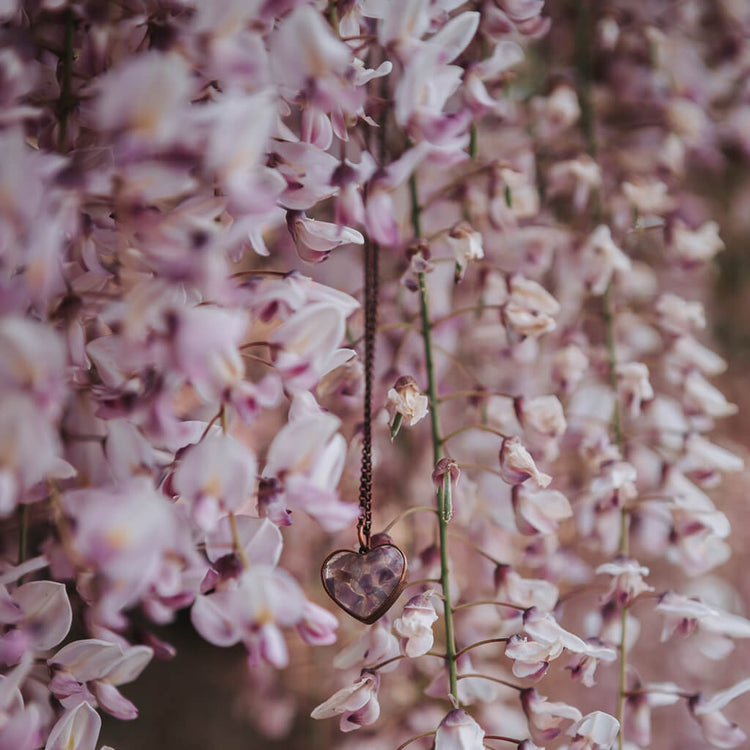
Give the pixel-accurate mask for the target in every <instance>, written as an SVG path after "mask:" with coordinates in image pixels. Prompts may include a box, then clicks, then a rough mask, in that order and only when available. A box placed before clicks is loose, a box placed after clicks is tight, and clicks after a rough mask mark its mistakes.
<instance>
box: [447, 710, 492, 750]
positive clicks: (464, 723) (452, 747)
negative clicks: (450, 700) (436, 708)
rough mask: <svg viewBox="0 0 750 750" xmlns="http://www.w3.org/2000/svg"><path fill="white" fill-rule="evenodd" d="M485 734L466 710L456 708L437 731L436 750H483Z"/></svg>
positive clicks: (448, 714)
mask: <svg viewBox="0 0 750 750" xmlns="http://www.w3.org/2000/svg"><path fill="white" fill-rule="evenodd" d="M484 734H485V733H484V730H483V729H482V727H480V726H479V724H477V723H476V721H474V719H472V718H471V716H469V714H467V713H466V711H464V710H462V709H460V708H456V709H453V711H450V712H449V713H447V714H446V715H445V717H444V718H443V720H442V721H441V722H440V725H439V726H438V728H437V732H435V750H481V749H482V748H483V747H484V742H483V740H484Z"/></svg>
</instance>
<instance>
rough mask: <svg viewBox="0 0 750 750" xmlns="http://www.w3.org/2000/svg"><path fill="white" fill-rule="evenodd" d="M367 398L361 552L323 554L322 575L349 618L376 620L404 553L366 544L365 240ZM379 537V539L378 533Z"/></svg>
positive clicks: (374, 254) (402, 569) (369, 298)
mask: <svg viewBox="0 0 750 750" xmlns="http://www.w3.org/2000/svg"><path fill="white" fill-rule="evenodd" d="M364 307H365V335H364V343H365V368H364V369H365V398H364V402H365V403H364V425H363V435H362V471H361V477H360V483H359V506H360V509H361V512H360V516H359V521H358V522H357V535H358V537H359V552H353V551H352V550H345V549H340V550H336V552H332V553H331V554H330V555H328V557H326V559H325V561H324V562H323V566H322V568H321V569H320V579H321V581H322V582H323V588H324V589H325V591H326V594H328V596H330V597H331V599H333V601H334V602H336V604H338V606H339V607H341V609H343V610H344V612H346V613H347V614H349V615H351V616H352V617H354V618H356V619H357V620H360V621H361V622H366V623H368V624H370V623H373V622H375V621H376V620H378V619H380V618H381V617H382V616H383V615H384V614H385V613H386V612H387V611H388V610H389V609H390V608H391V606H392V605H393V604H394V602H395V601H396V599H398V596H399V594H400V593H401V591H402V590H403V588H404V586H405V585H406V555H404V553H403V552H402V551H401V550H400V549H399V548H398V547H397V546H396V545H395V544H391V543H390V541H386V542H385V543H384V544H377V543H376V544H375V546H372V545H371V544H370V530H371V526H372V376H373V360H374V357H375V328H376V326H377V317H378V248H377V245H374V244H371V243H369V242H368V243H366V244H365V305H364ZM376 539H377V537H376Z"/></svg>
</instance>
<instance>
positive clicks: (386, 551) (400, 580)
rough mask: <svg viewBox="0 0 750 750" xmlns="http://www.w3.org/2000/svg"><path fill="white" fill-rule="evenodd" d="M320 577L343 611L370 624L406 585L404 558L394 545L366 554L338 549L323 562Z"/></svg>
mask: <svg viewBox="0 0 750 750" xmlns="http://www.w3.org/2000/svg"><path fill="white" fill-rule="evenodd" d="M320 577H321V579H322V581H323V588H324V589H325V590H326V593H327V594H328V596H330V597H331V599H333V601H335V602H336V604H338V605H339V607H341V609H343V610H344V612H346V613H347V614H349V615H351V616H352V617H355V618H356V619H357V620H360V621H361V622H366V623H368V624H370V623H372V622H375V620H379V619H380V618H381V617H382V616H383V615H384V614H385V613H386V612H387V611H388V610H389V609H390V608H391V605H392V604H393V603H394V602H395V601H396V599H398V595H399V594H400V593H401V591H402V590H403V588H404V586H405V585H406V557H404V553H403V552H402V551H401V550H400V549H399V548H398V547H396V545H394V544H383V545H381V546H379V547H373V548H372V549H370V550H368V551H366V552H352V551H351V550H344V549H340V550H337V551H336V552H332V553H331V554H330V555H328V557H327V558H326V559H325V562H324V563H323V567H322V569H321V571H320Z"/></svg>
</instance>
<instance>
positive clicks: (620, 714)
mask: <svg viewBox="0 0 750 750" xmlns="http://www.w3.org/2000/svg"><path fill="white" fill-rule="evenodd" d="M575 32H576V35H575V57H576V68H577V74H578V93H579V99H580V101H581V127H582V130H583V134H584V136H585V138H586V147H587V150H588V153H589V155H590V156H591V157H592V158H594V159H596V152H597V144H596V129H595V113H594V103H593V97H592V94H591V89H592V82H593V77H594V75H593V71H594V59H593V58H594V55H593V50H592V48H591V39H592V38H593V17H592V2H591V0H577V15H576V30H575ZM594 219H595V221H596V223H597V224H599V223H601V220H602V202H601V197H600V196H599V195H598V194H597V195H596V197H595V200H594ZM602 318H603V320H604V329H605V337H606V344H607V359H608V365H609V382H610V386H611V387H612V390H613V391H614V394H615V405H614V409H613V412H612V432H613V433H614V436H615V440H616V442H617V447H618V448H619V449H620V453H621V454H622V453H623V449H624V447H625V440H624V435H623V431H622V415H621V413H620V402H619V399H618V398H617V350H616V348H615V325H614V311H613V304H612V283H611V282H610V284H609V286H608V287H607V291H606V292H605V293H604V296H603V298H602ZM629 521H630V517H629V516H628V509H627V508H626V507H625V506H623V507H622V508H620V544H619V548H620V554H621V555H623V556H625V557H627V555H628V546H629V545H628V536H629V530H630V529H629ZM627 621H628V607H623V608H622V617H621V626H622V627H621V636H620V664H619V687H618V692H619V695H618V701H617V706H618V707H617V718H618V720H619V721H620V731H619V734H618V736H617V745H618V748H619V750H623V748H624V746H625V730H624V718H625V697H626V692H627V658H628V657H627V653H626V649H625V645H626V641H627Z"/></svg>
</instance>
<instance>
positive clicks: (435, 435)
mask: <svg viewBox="0 0 750 750" xmlns="http://www.w3.org/2000/svg"><path fill="white" fill-rule="evenodd" d="M409 187H410V191H411V221H412V227H413V228H414V236H415V237H416V238H417V239H419V238H421V236H422V227H421V221H420V207H419V195H418V193H417V178H416V176H415V175H412V176H411V179H410V181H409ZM417 283H418V285H419V315H420V318H421V320H422V340H423V341H424V358H425V369H426V370H427V395H428V397H429V399H430V425H431V429H432V457H433V464H437V462H438V461H439V460H440V459H441V458H442V440H441V438H440V421H439V415H438V407H439V403H440V402H439V400H438V393H437V382H436V378H435V367H434V364H433V360H432V324H431V323H430V308H429V303H428V300H427V284H426V283H425V275H424V274H423V273H420V274H417ZM437 511H438V538H439V541H440V584H441V587H442V589H443V610H444V616H445V660H446V662H447V663H448V684H449V688H450V694H451V696H452V697H453V701H454V702H455V705H456V706H458V670H457V669H456V638H455V635H454V631H453V607H452V606H451V590H450V567H449V562H448V521H447V520H446V514H445V497H444V489H443V486H442V485H441V486H440V487H439V488H438V491H437Z"/></svg>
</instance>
